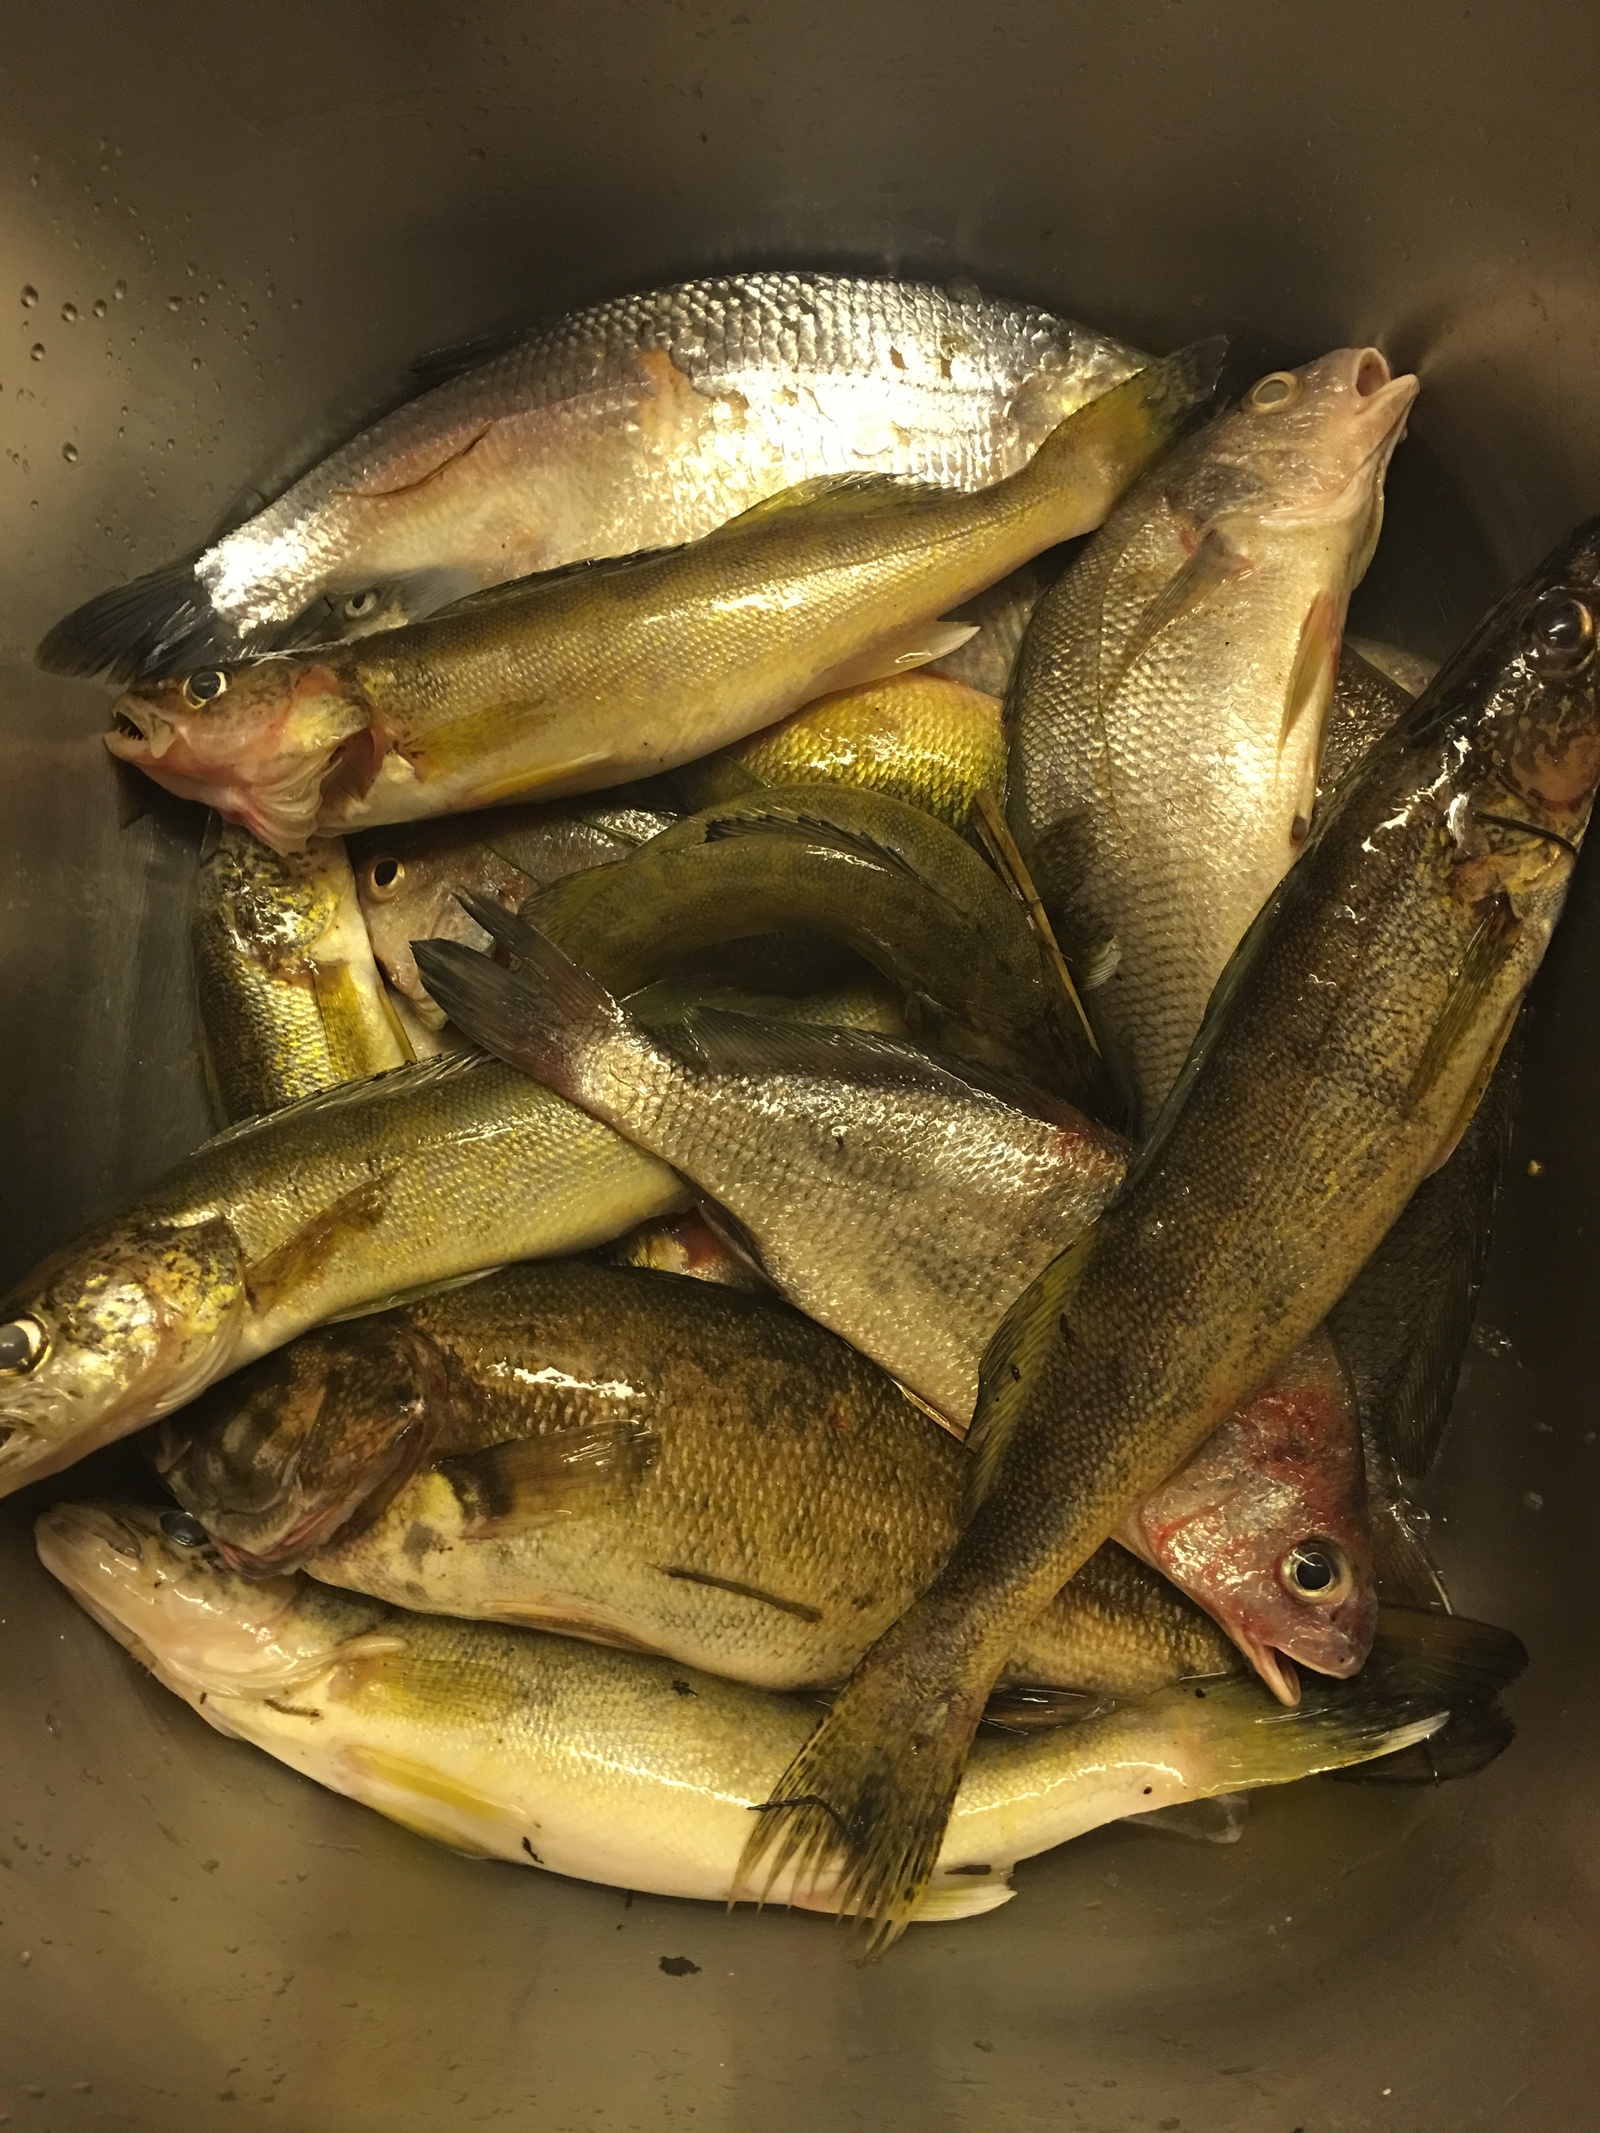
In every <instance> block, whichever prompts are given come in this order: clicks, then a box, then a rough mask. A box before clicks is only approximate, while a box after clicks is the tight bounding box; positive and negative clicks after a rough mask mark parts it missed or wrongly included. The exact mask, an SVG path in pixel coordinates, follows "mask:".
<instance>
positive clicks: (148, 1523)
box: [34, 1503, 335, 1695]
mask: <svg viewBox="0 0 1600 2133" xmlns="http://www.w3.org/2000/svg"><path fill="white" fill-rule="evenodd" d="M34 1540H35V1543H36V1545H37V1547H38V1550H39V1560H40V1561H41V1562H42V1563H43V1564H44V1567H45V1568H46V1570H48V1571H49V1572H50V1574H51V1576H52V1577H54V1578H58V1579H59V1580H60V1581H61V1583H62V1584H63V1585H65V1586H66V1588H67V1590H68V1591H69V1592H70V1593H71V1594H72V1596H73V1598H74V1599H75V1600H76V1601H77V1602H78V1604H79V1605H80V1606H81V1607H82V1608H83V1609H84V1611H85V1612H86V1613H87V1614H90V1615H92V1616H93V1617H94V1619H95V1621H97V1622H98V1623H99V1624H100V1626H101V1628H102V1629H105V1630H108V1631H109V1632H110V1633H111V1635H112V1636H113V1637H115V1638H116V1640H117V1642H118V1643H119V1644H121V1645H123V1646H124V1647H125V1648H126V1649H127V1650H129V1651H131V1652H133V1653H134V1654H135V1656H136V1657H138V1658H139V1659H141V1660H143V1661H144V1663H145V1664H146V1665H147V1666H149V1667H150V1668H151V1669H152V1671H153V1672H155V1673H156V1674H158V1675H159V1676H160V1677H161V1679H162V1680H164V1681H165V1682H166V1683H167V1684H168V1686H169V1687H171V1688H174V1689H176V1690H177V1692H178V1693H179V1694H180V1695H184V1694H186V1693H191V1692H193V1691H194V1690H197V1689H205V1690H208V1691H217V1690H228V1689H231V1690H234V1691H235V1692H238V1693H244V1694H248V1693H250V1692H252V1691H254V1692H256V1693H265V1692H268V1691H270V1690H271V1689H273V1688H274V1687H283V1686H287V1685H288V1684H289V1683H291V1682H293V1681H294V1680H295V1678H296V1677H297V1676H301V1675H304V1674H305V1673H307V1672H309V1671H312V1670H314V1669H315V1668H316V1667H318V1666H319V1665H321V1664H325V1663H326V1660H327V1657H328V1655H329V1652H330V1650H331V1649H332V1648H333V1643H334V1642H335V1640H333V1639H330V1637H329V1635H328V1634H327V1631H326V1629H325V1628H324V1627H323V1625H322V1624H321V1622H320V1621H319V1620H318V1617H317V1614H316V1612H315V1610H312V1611H309V1612H308V1611H307V1610H306V1609H305V1607H304V1606H303V1604H302V1602H303V1589H302V1585H301V1581H300V1579H299V1578H297V1577H283V1576H279V1577H267V1578H247V1577H242V1576H241V1575H240V1574H239V1573H238V1572H237V1571H236V1570H232V1569H230V1568H229V1567H228V1565H227V1564H226V1563H225V1562H224V1561H223V1559H222V1556H221V1555H220V1553H219V1552H218V1550H217V1549H216V1548H215V1546H214V1545H213V1544H212V1542H211V1541H210V1540H209V1538H208V1537H207V1534H206V1531H205V1528H204V1527H203V1526H202V1525H200V1523H199V1522H198V1520H196V1519H194V1518H191V1517H190V1515H189V1513H188V1512H187V1511H174V1510H162V1509H160V1508H158V1507H156V1506H154V1505H150V1504H106V1503H63V1504H56V1505H54V1506H53V1507H52V1508H51V1509H50V1510H48V1511H45V1512H43V1513H42V1514H41V1515H40V1517H39V1518H38V1519H37V1520H36V1521H35V1524H34Z"/></svg>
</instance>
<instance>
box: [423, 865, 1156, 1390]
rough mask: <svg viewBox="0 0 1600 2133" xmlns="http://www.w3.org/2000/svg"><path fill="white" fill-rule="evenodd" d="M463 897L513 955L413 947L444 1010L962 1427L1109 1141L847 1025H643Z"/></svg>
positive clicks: (744, 1020) (502, 915) (1077, 1226)
mask: <svg viewBox="0 0 1600 2133" xmlns="http://www.w3.org/2000/svg"><path fill="white" fill-rule="evenodd" d="M471 910H472V915H473V916H474V917H475V918H476V919H477V920H478V922H479V924H480V925H482V926H483V927H484V928H485V930H486V931H488V932H490V933H491V934H492V935H493V936H494V938H495V940H496V941H497V942H499V943H501V944H502V945H503V946H504V947H505V948H506V949H507V950H508V951H509V952H510V953H511V954H512V955H513V956H514V957H516V958H517V960H518V963H519V969H518V971H517V972H516V973H515V974H514V973H512V972H511V971H508V970H502V969H500V968H499V967H498V966H497V965H496V964H495V963H493V962H492V961H491V960H490V959H489V958H488V957H487V956H484V955H479V954H476V953H475V952H474V951H472V950H470V949H467V948H463V947H461V946H460V945H459V943H456V942H451V941H442V942H441V941H419V942H418V943H417V951H416V952H417V963H418V967H419V968H420V969H421V971H422V975H423V979H424V981H425V982H426V984H427V986H428V989H429V991H430V992H431V993H432V994H433V995H434V997H435V998H436V999H437V1000H438V1001H439V1002H440V1004H441V1005H442V1006H443V1007H444V1008H445V1010H446V1012H447V1013H448V1014H449V1016H450V1018H451V1020H452V1021H453V1022H455V1023H456V1025H457V1026H458V1027H459V1028H461V1029H463V1030H465V1031H466V1032H467V1033H468V1035H470V1036H471V1037H472V1038H473V1039H474V1040H475V1041H476V1042H478V1043H480V1044H483V1045H484V1046H485V1047H486V1048H487V1049H488V1050H490V1051H491V1052H494V1053H497V1054H498V1055H499V1056H500V1057H501V1058H503V1059H505V1060H506V1061H508V1062H509V1063H510V1064H511V1065H514V1066H517V1067H520V1068H521V1069H522V1070H524V1071H525V1072H527V1073H529V1074H532V1075H533V1076H535V1077H536V1078H537V1079H538V1080H539V1081H542V1082H544V1083H545V1084H547V1085H548V1086H549V1087H550V1088H551V1089H556V1090H559V1091H560V1092H561V1093H563V1094H564V1095H567V1096H570V1097H571V1099H572V1100H573V1101H574V1102H577V1103H580V1104H582V1105H583V1106H584V1107H585V1108H586V1109H587V1110H589V1111H591V1112H592V1113H593V1114H594V1116H595V1117H596V1118H597V1119H604V1120H605V1121H606V1122H607V1123H608V1124H610V1125H614V1126H615V1127H616V1128H617V1130H618V1131H619V1132H623V1133H626V1134H627V1135H629V1136H630V1138H632V1139H633V1140H635V1141H636V1142H637V1144H638V1145H639V1146H640V1147H641V1148H645V1149H648V1150H650V1151H651V1152H652V1153H653V1154H655V1155H657V1156H659V1157H660V1158H661V1159H662V1160H663V1161H664V1162H669V1163H671V1164H672V1165H673V1166H674V1168H675V1169H677V1170H680V1171H681V1172H682V1173H683V1174H684V1176H685V1177H688V1178H691V1179H692V1180H693V1181H694V1184H695V1186H696V1188H697V1189H698V1192H699V1194H700V1196H701V1199H702V1204H706V1205H708V1211H709V1212H710V1213H711V1215H712V1219H713V1221H714V1223H715V1224H716V1225H717V1226H718V1227H724V1226H726V1227H728V1228H731V1229H732V1230H733V1232H734V1234H735V1235H736V1237H737V1239H738V1242H739V1244H740V1246H741V1248H743V1249H744V1250H745V1251H746V1252H747V1253H748V1255H749V1256H750V1257H751V1258H752V1259H753V1260H754V1261H755V1263H756V1264H757V1265H758V1266H760V1268H761V1269H762V1270H763V1272H764V1273H765V1274H766V1275H767V1276H768V1278H769V1279H770V1280H771V1281H772V1283H773V1285H774V1286H775V1287H776V1288H777V1289H778V1290H779V1291H780V1292H781V1293H782V1294H783V1295H785V1296H787V1297H788V1298H789V1300H790V1301H791V1302H793V1303H795V1304H798V1305H799V1307H800V1309H801V1310H803V1311H805V1312H806V1313H807V1314H808V1315H809V1316H810V1317H812V1318H814V1319H816V1320H817V1321H818V1322H819V1323H820V1324H822V1325H825V1326H828V1327H831V1328H832V1330H833V1331H834V1332H836V1333H839V1334H841V1335H842V1336H843V1337H844V1338H845V1339H846V1340H848V1341H850V1342H852V1343H853V1345H854V1346H856V1347H858V1348H859V1349H861V1350H862V1352H863V1353H864V1354H866V1355H869V1356H871V1357H872V1358H873V1360H874V1361H876V1362H878V1363H881V1364H882V1365H883V1366H884V1368H885V1369H887V1370H888V1371H890V1372H891V1373H892V1374H893V1375H894V1376H895V1377H897V1378H898V1379H899V1380H900V1381H901V1383H902V1384H904V1385H906V1386H908V1387H909V1388H910V1389H911V1390H912V1392H914V1393H915V1394H916V1395H917V1396H918V1397H919V1398H921V1399H924V1400H926V1401H927V1402H928V1403H929V1405H930V1406H931V1407H933V1408H934V1409H935V1410H936V1411H937V1412H938V1413H939V1414H941V1415H942V1416H944V1417H945V1418H946V1419H947V1420H949V1421H950V1422H952V1423H953V1424H954V1425H955V1426H956V1427H957V1428H964V1427H965V1425H966V1424H967V1422H968V1421H969V1420H970V1418H971V1415H972V1410H973V1405H974V1402H975V1400H976V1398H977V1389H978V1361H979V1358H980V1357H981V1355H982V1354H983V1351H984V1347H985V1345H986V1343H987V1341H988V1339H989V1337H990V1335H991V1334H992V1333H993V1331H994V1329H995V1328H996V1327H997V1326H998V1324H999V1323H1000V1320H1001V1318H1002V1317H1003V1316H1004V1315H1005V1311H1006V1308H1007V1306H1008V1304H1009V1303H1010V1301H1011V1299H1012V1297H1013V1296H1015V1295H1016V1293H1017V1291H1018V1290H1019V1289H1020V1288H1022V1287H1024V1286H1026V1284H1027V1282H1028V1281H1029V1280H1030V1279H1031V1278H1032V1276H1033V1275H1034V1274H1035V1273H1037V1272H1038V1271H1039V1270H1040V1269H1041V1268H1042V1267H1043V1266H1044V1265H1046V1264H1047V1263H1048V1262H1049V1260H1050V1259H1052V1258H1053V1257H1054V1255H1055V1252H1056V1251H1057V1250H1058V1249H1059V1248H1060V1245H1061V1243H1062V1242H1063V1241H1065V1240H1066V1239H1068V1238H1070V1237H1073V1236H1075V1235H1077V1233H1078V1232H1079V1231H1080V1230H1081V1229H1082V1227H1083V1226H1084V1224H1085V1223H1086V1222H1088V1221H1089V1220H1091V1219H1092V1217H1093V1215H1094V1214H1095V1213H1096V1212H1097V1211H1098V1209H1099V1207H1100V1206H1101V1205H1102V1203H1103V1202H1104V1200H1105V1198H1106V1197H1107V1195H1108V1194H1109V1193H1110V1191H1111V1190H1113V1189H1114V1187H1115V1184H1116V1182H1117V1180H1118V1179H1119V1178H1120V1177H1121V1175H1122V1171H1123V1167H1124V1163H1125V1160H1126V1157H1125V1152H1124V1144H1123V1143H1122V1142H1121V1141H1120V1140H1119V1139H1118V1138H1117V1136H1116V1135H1115V1134H1113V1133H1111V1132H1109V1131H1108V1130H1107V1129H1106V1128H1103V1127H1100V1126H1097V1125H1095V1124H1093V1123H1092V1122H1091V1121H1090V1120H1089V1119H1087V1118H1086V1117H1084V1116H1083V1115H1082V1114H1081V1113H1080V1112H1077V1111H1075V1110H1073V1109H1072V1107H1071V1106H1069V1105H1067V1104H1064V1103H1062V1102H1060V1101H1059V1099H1054V1098H1049V1097H1039V1096H1037V1095H1029V1094H1028V1093H1026V1092H1024V1091H1022V1090H1020V1089H1018V1088H1017V1087H1016V1086H1015V1085H1014V1084H1012V1083H1009V1082H991V1083H990V1084H989V1085H988V1086H979V1085H978V1083H977V1081H976V1080H975V1079H974V1078H973V1077H974V1076H975V1075H977V1074H978V1073H979V1071H980V1070H978V1069H977V1068H974V1067H972V1066H970V1065H968V1064H966V1063H964V1062H955V1061H951V1062H949V1063H945V1062H942V1061H940V1060H937V1059H935V1058H933V1057H932V1056H930V1055H929V1054H928V1053H925V1052H923V1051H921V1050H919V1049H918V1048H917V1047H916V1046H915V1045H912V1044H907V1043H901V1042H896V1041H895V1040H894V1039H891V1038H887V1037H880V1036H877V1035H876V1034H873V1033H871V1032H868V1031H865V1030H845V1029H837V1028H816V1027H807V1026H804V1025H801V1024H796V1023H792V1022H790V1023H778V1022H762V1021H758V1020H757V1019H755V1018H754V1017H746V1016H740V1015H729V1014H724V1013H720V1012H718V1011H716V1010H706V1009H703V1010H700V1011H698V1012H696V1013H693V1014H691V1015H689V1016H688V1017H686V1018H685V1019H683V1020H681V1021H679V1022H677V1023H674V1024H673V1025H672V1026H671V1027H670V1029H667V1030H664V1031H663V1032H662V1033H661V1035H660V1036H659V1037H658V1036H656V1035H654V1034H652V1032H650V1031H649V1030H646V1029H645V1028H644V1027H643V1026H642V1025H641V1024H640V1023H638V1022H637V1021H636V1020H635V1019H634V1018H633V1017H632V1016H631V1015H629V1014H628V1013H627V1012H626V1011H625V1010H624V1009H623V1008H622V1007H621V1006H620V1005H619V1003H618V1002H617V1001H616V1000H615V999H613V998H612V996H611V994H610V993H609V992H607V991H606V990H605V988H604V987H603V986H602V985H600V984H599V983H598V982H597V981H596V980H595V979H594V978H592V977H590V976H589V975H588V974H587V973H586V972H585V971H583V970H581V969H579V967H578V966H577V965H576V964H575V963H573V962H572V961H571V959H570V958H569V957H568V956H567V955H565V954H564V953H563V952H562V950H561V949H560V948H558V947H557V946H556V945H555V943H554V942H552V941H549V940H547V939H546V938H545V937H544V935H542V934H541V933H539V932H538V931H536V929H535V928H534V927H533V926H531V925H530V924H529V923H528V922H527V921H526V920H524V919H521V918H518V917H515V916H513V915H512V914H510V913H508V912H504V911H500V910H499V909H497V908H493V907H491V906H490V905H488V904H487V903H484V902H479V901H475V902H473V903H472V905H471ZM1001 1090H1004V1091H1005V1092H1006V1093H999V1091H1001ZM1025 1105H1026V1106H1029V1108H1024V1106H1025Z"/></svg>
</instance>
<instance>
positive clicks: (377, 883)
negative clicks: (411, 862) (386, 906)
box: [367, 852, 406, 904]
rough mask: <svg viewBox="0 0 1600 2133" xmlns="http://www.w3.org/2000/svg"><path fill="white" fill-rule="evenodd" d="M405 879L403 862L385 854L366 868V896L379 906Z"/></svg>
mask: <svg viewBox="0 0 1600 2133" xmlns="http://www.w3.org/2000/svg"><path fill="white" fill-rule="evenodd" d="M405 878H406V868H405V861H404V860H403V859H395V858H393V857H392V856H391V855H390V854H389V853H387V852H386V853H385V854H384V855H383V857H382V858H381V859H374V860H373V862H372V864H371V866H369V867H368V868H367V894H368V895H369V896H370V897H371V898H372V899H373V901H374V902H375V903H380V904H381V903H383V902H385V901H386V900H387V899H388V898H389V897H391V896H393V895H394V894H395V893H396V891H397V890H398V889H399V887H400V884H401V883H402V882H403V881H404V880H405Z"/></svg>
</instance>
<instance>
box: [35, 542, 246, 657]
mask: <svg viewBox="0 0 1600 2133" xmlns="http://www.w3.org/2000/svg"><path fill="white" fill-rule="evenodd" d="M241 649H242V647H241V645H240V641H239V637H238V633H237V631H236V630H234V628H233V627H232V625H231V624H229V623H227V622H225V621H224V620H223V618H222V617H221V616H220V615H219V614H218V613H217V611H216V609H215V608H214V607H213V606H212V604H211V595H210V593H209V592H207V590H206V588H205V586H204V585H202V584H201V582H200V580H199V578H198V577H197V576H196V575H195V568H194V558H193V557H192V556H186V557H185V558H184V560H183V561H182V562H181V563H169V564H167V565H166V566H165V568H164V569H161V570H152V571H150V572H148V573H147V574H146V575H145V576H144V577H142V578H134V579H132V580H131V581H130V582H129V583H128V584H126V585H114V586H113V587H112V588H111V590H110V591H109V592H103V593H97V594H96V595H95V597H94V598H93V599H92V600H85V601H84V603H83V605H82V606H81V607H75V608H74V609H73V610H72V613H71V614H70V615H64V616H63V617H62V619H61V620H60V621H59V622H58V623H57V624H56V626H55V628H54V629H52V630H50V631H48V632H47V633H46V635H45V636H44V638H43V639H42V641H41V642H40V645H39V649H38V650H37V652H35V654H34V658H35V659H36V660H37V661H38V663H39V665H40V666H42V667H43V668H44V669H45V670H46V672H47V673H51V674H105V675H107V676H108V677H109V678H110V679H111V680H112V681H124V682H126V681H141V680H145V679H148V678H149V677H150V676H151V675H153V674H160V673H170V672H174V671H182V670H183V669H184V668H186V667H194V666H203V665H205V664H206V663H207V662H209V661H212V660H225V659H231V658H234V657H236V656H237V654H238V653H239V651H240V650H241Z"/></svg>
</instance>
